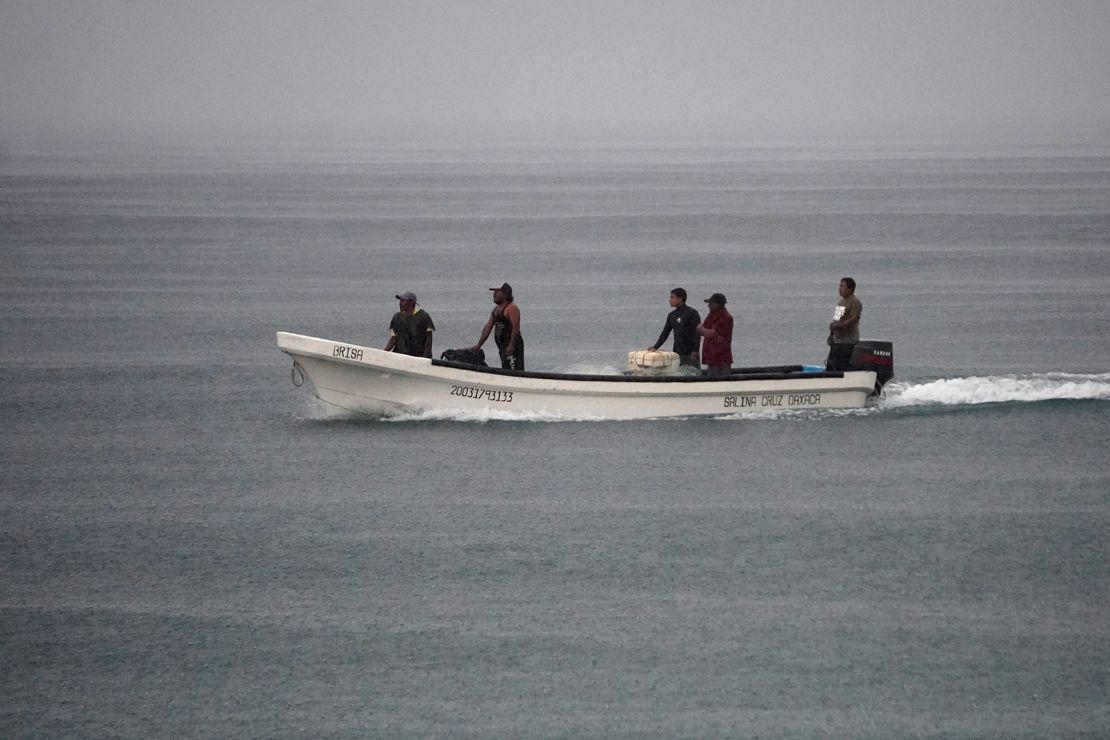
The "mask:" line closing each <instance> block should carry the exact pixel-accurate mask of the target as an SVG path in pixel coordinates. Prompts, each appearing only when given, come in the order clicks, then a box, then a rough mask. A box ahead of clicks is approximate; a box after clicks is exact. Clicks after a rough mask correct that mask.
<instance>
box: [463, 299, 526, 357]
mask: <svg viewBox="0 0 1110 740" xmlns="http://www.w3.org/2000/svg"><path fill="white" fill-rule="evenodd" d="M490 290H492V291H493V302H494V303H495V304H497V305H495V306H494V307H493V311H492V312H490V315H489V321H487V322H486V325H485V327H484V328H483V329H482V338H481V339H479V340H478V343H477V344H475V345H474V346H473V347H471V349H475V350H477V349H480V348H481V347H482V345H483V344H485V343H486V340H487V339H488V338H489V334H490V332H491V331H492V332H493V341H494V342H496V343H497V353H498V354H499V355H500V356H501V367H502V368H504V369H506V370H523V369H524V338H523V337H522V336H521V335H520V309H519V308H518V307H517V305H516V304H515V303H514V302H513V286H511V285H509V284H508V283H502V284H501V285H500V286H499V287H496V288H490Z"/></svg>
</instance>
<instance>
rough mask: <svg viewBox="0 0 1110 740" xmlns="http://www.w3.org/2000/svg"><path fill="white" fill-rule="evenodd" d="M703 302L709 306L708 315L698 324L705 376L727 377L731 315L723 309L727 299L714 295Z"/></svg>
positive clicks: (730, 340) (730, 354)
mask: <svg viewBox="0 0 1110 740" xmlns="http://www.w3.org/2000/svg"><path fill="white" fill-rule="evenodd" d="M705 302H706V303H708V304H709V315H708V316H706V317H705V321H703V322H702V323H700V324H698V334H701V336H702V345H701V361H702V362H704V363H705V365H706V368H705V374H706V375H728V374H729V373H730V372H732V315H731V314H729V312H728V310H727V309H726V308H725V304H726V303H728V299H727V298H725V296H724V294H723V293H714V294H713V295H711V296H709V297H708V298H706V299H705Z"/></svg>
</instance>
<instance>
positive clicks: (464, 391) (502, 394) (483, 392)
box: [451, 385, 513, 403]
mask: <svg viewBox="0 0 1110 740" xmlns="http://www.w3.org/2000/svg"><path fill="white" fill-rule="evenodd" d="M451 395H452V396H459V397H461V398H473V399H475V400H478V401H493V402H495V403H512V402H513V392H512V391H494V390H490V389H489V388H475V387H474V386H471V385H453V386H451Z"/></svg>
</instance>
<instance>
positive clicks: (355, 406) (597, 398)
mask: <svg viewBox="0 0 1110 740" xmlns="http://www.w3.org/2000/svg"><path fill="white" fill-rule="evenodd" d="M277 340H278V347H279V348H280V349H281V350H282V351H283V352H285V353H286V354H288V355H290V356H291V357H292V358H293V361H294V368H293V379H294V383H295V384H297V385H304V386H306V387H307V388H308V390H310V391H311V392H312V393H313V394H314V395H315V396H316V397H317V398H319V399H320V400H322V401H324V402H325V403H327V404H329V405H331V406H334V407H337V408H339V409H344V410H347V411H351V412H355V413H360V414H368V415H374V416H380V415H395V414H399V413H410V412H417V413H419V412H440V413H444V412H445V413H453V412H459V413H464V414H465V413H468V412H475V411H478V412H482V411H494V412H497V411H501V412H508V413H509V414H522V415H531V414H537V415H543V416H551V417H567V418H581V419H589V418H597V419H651V418H661V417H686V416H720V415H725V414H737V413H760V412H767V411H776V410H783V409H842V408H859V407H862V406H864V405H865V404H866V403H867V398H868V396H869V395H871V394H872V393H873V391H874V389H875V381H876V376H875V373H874V372H871V371H853V372H845V373H823V372H818V373H813V372H800V369H801V368H800V366H799V368H798V370H799V371H798V372H785V373H782V372H780V373H768V372H747V373H744V374H740V375H730V376H728V377H726V378H723V379H718V378H701V377H681V376H680V377H669V378H664V377H658V376H656V377H644V376H580V375H567V374H555V373H509V372H505V371H500V370H484V369H483V370H475V369H473V368H468V367H465V366H458V365H456V364H454V363H446V362H442V361H433V360H429V359H427V358H422V357H410V356H408V355H402V354H397V353H393V352H383V351H381V350H378V349H374V348H371V347H362V346H358V345H353V344H348V343H345V342H337V341H333V340H329V339H320V338H317V337H309V336H304V335H300V334H291V333H288V332H278V334H277Z"/></svg>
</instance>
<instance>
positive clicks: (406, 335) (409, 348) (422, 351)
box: [383, 291, 436, 357]
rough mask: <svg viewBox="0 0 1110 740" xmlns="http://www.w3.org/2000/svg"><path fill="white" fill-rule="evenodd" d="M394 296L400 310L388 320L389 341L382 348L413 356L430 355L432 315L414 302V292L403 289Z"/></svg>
mask: <svg viewBox="0 0 1110 740" xmlns="http://www.w3.org/2000/svg"><path fill="white" fill-rule="evenodd" d="M396 297H397V300H398V301H400V308H401V310H400V311H398V312H397V313H395V314H393V320H392V321H390V322H389V341H388V342H386V344H385V347H383V349H384V350H385V351H386V352H400V353H401V354H405V355H412V356H414V357H431V356H432V334H433V332H435V330H436V325H435V324H434V323H432V317H431V316H429V315H428V312H427V311H425V310H424V309H422V308H420V306H419V305H418V304H417V303H416V294H415V293H413V292H411V291H405V292H404V293H398V294H397V296H396Z"/></svg>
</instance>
